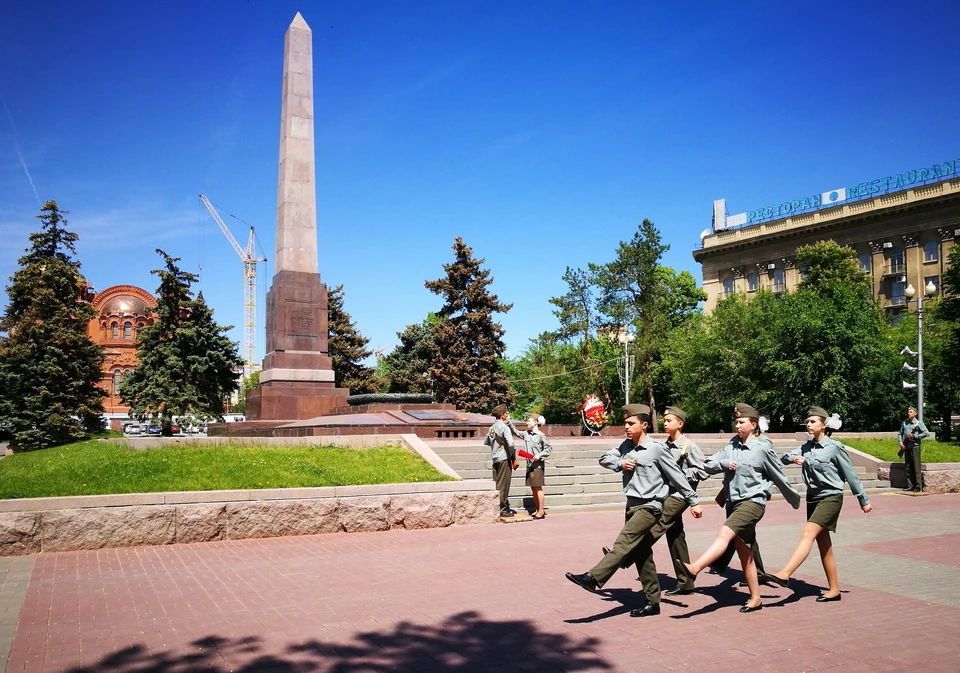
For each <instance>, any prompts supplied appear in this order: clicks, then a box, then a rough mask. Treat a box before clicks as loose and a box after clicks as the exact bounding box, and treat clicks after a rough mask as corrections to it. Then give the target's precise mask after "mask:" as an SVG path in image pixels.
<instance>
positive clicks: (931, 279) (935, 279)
mask: <svg viewBox="0 0 960 673" xmlns="http://www.w3.org/2000/svg"><path fill="white" fill-rule="evenodd" d="M930 283H933V286H934V287H935V288H937V292H940V276H927V277H925V278H924V279H923V287H924V296H926V287H927V285H929V284H930Z"/></svg>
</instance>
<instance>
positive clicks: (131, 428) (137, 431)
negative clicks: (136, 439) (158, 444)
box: [123, 423, 143, 435]
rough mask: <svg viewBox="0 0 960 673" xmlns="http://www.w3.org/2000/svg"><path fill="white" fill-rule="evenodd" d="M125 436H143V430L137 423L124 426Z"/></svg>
mask: <svg viewBox="0 0 960 673" xmlns="http://www.w3.org/2000/svg"><path fill="white" fill-rule="evenodd" d="M123 434H125V435H142V434H143V428H142V427H140V425H138V424H137V423H130V424H129V425H126V426H124V428H123Z"/></svg>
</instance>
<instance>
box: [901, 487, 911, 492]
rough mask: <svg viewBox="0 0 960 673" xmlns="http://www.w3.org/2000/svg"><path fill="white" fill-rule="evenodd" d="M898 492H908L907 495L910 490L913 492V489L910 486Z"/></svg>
mask: <svg viewBox="0 0 960 673" xmlns="http://www.w3.org/2000/svg"><path fill="white" fill-rule="evenodd" d="M900 490H901V491H906V492H908V493H909V492H910V491H912V490H913V487H911V486H907V487H906V488H901V489H900Z"/></svg>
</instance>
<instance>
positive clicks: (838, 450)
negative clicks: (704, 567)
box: [769, 407, 873, 603]
mask: <svg viewBox="0 0 960 673" xmlns="http://www.w3.org/2000/svg"><path fill="white" fill-rule="evenodd" d="M834 418H836V416H835V417H834ZM831 420H832V419H831ZM836 420H838V421H839V419H838V418H836ZM830 432H831V430H830V428H829V427H828V421H827V412H826V411H825V410H824V408H823V407H810V410H809V411H807V433H809V434H810V436H811V438H810V439H809V440H808V441H807V442H806V443H804V444H803V446H801V447H800V448H797V449H794V450H793V451H790V452H788V453H785V454H783V455H782V456H780V461H781V462H782V463H783V464H784V465H790V464H791V463H795V464H797V465H800V466H801V467H802V468H803V481H804V483H805V484H806V485H807V523H806V524H805V525H804V527H803V531H802V532H801V533H800V542H799V543H798V544H797V548H796V549H795V550H794V551H793V555H792V556H791V557H790V560H789V561H788V562H787V565H785V566H784V567H783V569H782V570H781V571H780V572H778V573H775V574H773V575H770V576H769V577H770V579H771V580H772V581H773V583H774V584H778V585H780V586H782V587H785V586H787V580H789V579H790V576H791V575H792V574H793V573H794V572H795V571H796V569H797V568H799V567H800V564H801V563H803V562H804V561H805V560H806V558H807V556H808V555H809V554H810V549H811V548H812V547H813V541H814V540H816V541H817V546H818V547H819V548H820V561H821V563H823V572H824V573H825V574H826V576H827V584H829V588H828V589H827V591H826V593H823V594H820V595H819V596H818V597H817V602H818V603H829V602H832V601H839V600H840V584H839V582H838V581H837V562H836V559H835V558H834V556H833V543H832V541H831V540H830V532H831V531H832V532H834V533H836V532H837V520H838V519H839V518H840V509H841V508H842V507H843V482H847V483H848V484H850V490H851V491H852V492H853V494H854V495H855V496H857V500H858V501H859V502H860V509H862V510H863V511H864V513H867V512H869V511H870V510H872V509H873V507H872V506H871V505H870V501H869V499H868V498H867V494H866V493H864V492H863V486H861V485H860V480H859V479H858V478H857V475H856V474H855V473H854V471H853V463H851V462H850V456H849V455H847V450H846V448H844V446H843V444H841V443H840V442H838V441H836V440H834V439H832V438H830V436H829V435H830Z"/></svg>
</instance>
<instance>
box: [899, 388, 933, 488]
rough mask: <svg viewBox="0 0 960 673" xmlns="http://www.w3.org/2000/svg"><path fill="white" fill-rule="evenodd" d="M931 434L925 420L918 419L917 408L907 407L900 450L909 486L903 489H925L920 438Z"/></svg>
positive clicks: (901, 432) (901, 431)
mask: <svg viewBox="0 0 960 673" xmlns="http://www.w3.org/2000/svg"><path fill="white" fill-rule="evenodd" d="M929 436H930V433H929V432H927V426H925V425H924V424H923V421H921V420H917V410H916V409H914V408H913V407H910V408H909V409H907V420H905V421H904V422H903V424H902V425H901V426H900V451H898V452H897V453H898V455H900V456H903V466H904V468H905V469H906V471H907V487H906V488H905V489H903V490H905V491H913V492H914V493H919V492H920V491H922V490H923V472H922V470H921V465H920V440H921V439H926V438H927V437H929Z"/></svg>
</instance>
